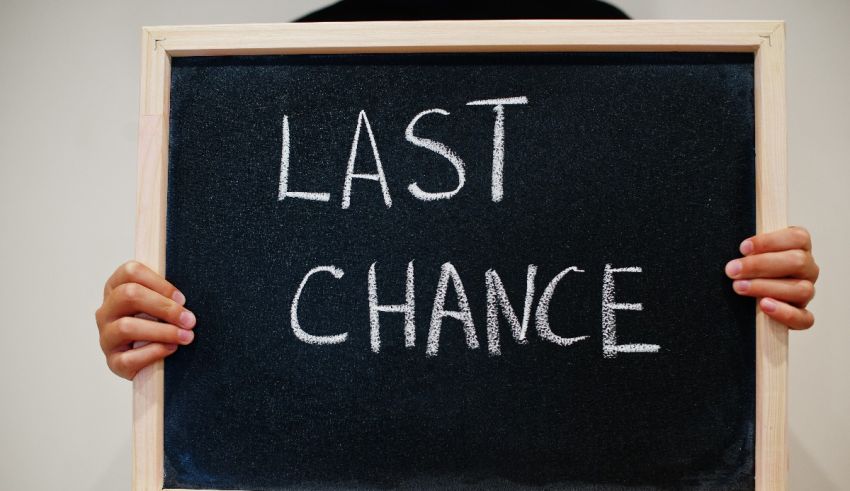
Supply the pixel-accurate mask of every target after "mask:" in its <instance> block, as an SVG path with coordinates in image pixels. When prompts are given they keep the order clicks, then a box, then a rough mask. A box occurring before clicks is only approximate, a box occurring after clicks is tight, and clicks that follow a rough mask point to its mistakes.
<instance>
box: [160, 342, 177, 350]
mask: <svg viewBox="0 0 850 491" xmlns="http://www.w3.org/2000/svg"><path fill="white" fill-rule="evenodd" d="M163 346H165V349H167V350H170V351H173V350H176V349H177V345H176V344H173V343H166V344H164V345H163Z"/></svg>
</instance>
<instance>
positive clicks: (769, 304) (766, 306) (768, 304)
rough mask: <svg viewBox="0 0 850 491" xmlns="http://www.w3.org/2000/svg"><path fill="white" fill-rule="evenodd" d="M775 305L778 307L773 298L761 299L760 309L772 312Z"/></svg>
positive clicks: (774, 309)
mask: <svg viewBox="0 0 850 491" xmlns="http://www.w3.org/2000/svg"><path fill="white" fill-rule="evenodd" d="M776 307H778V305H777V304H776V302H774V301H773V300H771V299H769V298H763V299H761V309H762V310H764V311H765V312H774V311H776Z"/></svg>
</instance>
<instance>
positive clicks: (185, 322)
mask: <svg viewBox="0 0 850 491" xmlns="http://www.w3.org/2000/svg"><path fill="white" fill-rule="evenodd" d="M180 325H181V326H183V327H185V328H186V329H191V328H192V327H194V326H195V314H193V313H191V312H189V311H188V310H184V311H183V312H182V313H181V314H180Z"/></svg>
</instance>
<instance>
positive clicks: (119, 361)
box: [108, 354, 130, 377]
mask: <svg viewBox="0 0 850 491" xmlns="http://www.w3.org/2000/svg"><path fill="white" fill-rule="evenodd" d="M108 365H109V368H110V369H112V371H113V372H115V373H116V374H118V375H120V376H122V377H126V376H127V375H128V372H129V371H130V367H129V366H128V363H127V357H126V356H124V355H123V354H117V355H115V356H113V357H112V359H111V361H110V362H109V363H108Z"/></svg>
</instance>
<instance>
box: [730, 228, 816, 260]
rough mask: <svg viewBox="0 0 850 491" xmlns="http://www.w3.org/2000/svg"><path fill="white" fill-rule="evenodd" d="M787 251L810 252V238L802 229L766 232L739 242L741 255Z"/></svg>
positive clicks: (807, 232) (806, 231)
mask: <svg viewBox="0 0 850 491" xmlns="http://www.w3.org/2000/svg"><path fill="white" fill-rule="evenodd" d="M789 249H802V250H804V251H811V250H812V238H811V236H810V235H809V231H808V230H806V229H804V228H803V227H788V228H784V229H782V230H777V231H775V232H767V233H763V234H758V235H756V236H753V237H750V238H748V239H746V240H744V241H743V242H741V246H740V250H741V254H743V255H745V256H749V255H750V254H761V253H763V252H779V251H787V250H789Z"/></svg>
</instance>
